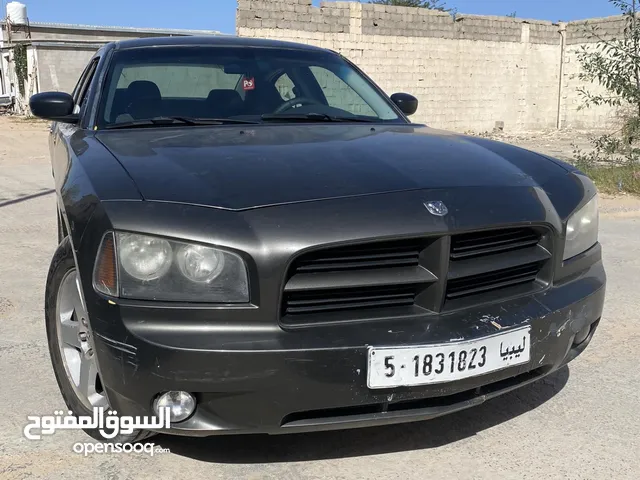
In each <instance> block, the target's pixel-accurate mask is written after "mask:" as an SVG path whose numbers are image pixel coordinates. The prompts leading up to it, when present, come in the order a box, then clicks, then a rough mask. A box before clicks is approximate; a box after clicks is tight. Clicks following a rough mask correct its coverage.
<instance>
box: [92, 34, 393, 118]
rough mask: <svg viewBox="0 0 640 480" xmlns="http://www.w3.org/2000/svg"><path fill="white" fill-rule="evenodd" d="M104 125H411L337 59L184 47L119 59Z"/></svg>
mask: <svg viewBox="0 0 640 480" xmlns="http://www.w3.org/2000/svg"><path fill="white" fill-rule="evenodd" d="M98 116H99V118H98V125H99V127H103V128H120V127H122V128H126V127H127V126H139V125H145V124H147V125H167V124H173V122H177V123H180V124H185V125H193V124H198V122H197V121H194V120H201V121H204V120H207V119H208V120H209V124H211V123H213V122H212V121H213V120H215V121H217V122H219V123H242V121H247V122H268V121H269V122H274V121H275V122H302V121H359V122H366V121H371V122H381V121H383V122H405V120H404V119H402V118H400V117H399V116H398V115H397V113H396V110H394V108H393V107H392V105H391V103H390V102H389V101H388V99H386V98H385V97H384V96H383V95H381V94H380V93H379V91H378V89H376V87H375V86H374V85H373V84H372V83H371V82H370V81H369V80H368V79H367V78H365V77H364V76H363V75H362V74H361V73H359V72H358V71H357V70H356V69H354V68H353V67H352V66H351V65H350V64H349V63H348V62H346V61H345V60H344V59H342V58H341V57H340V56H339V55H337V54H334V53H331V52H325V51H320V50H319V51H312V50H301V49H300V50H296V49H286V48H261V47H243V48H238V47H207V46H197V47H196V46H189V47H185V46H179V47H156V48H132V49H125V50H121V51H116V53H115V54H114V56H113V59H112V61H111V65H110V68H109V73H108V75H107V80H106V83H105V87H104V90H103V93H102V97H101V101H100V108H99V113H98Z"/></svg>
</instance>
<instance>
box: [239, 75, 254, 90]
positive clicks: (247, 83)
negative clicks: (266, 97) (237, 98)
mask: <svg viewBox="0 0 640 480" xmlns="http://www.w3.org/2000/svg"><path fill="white" fill-rule="evenodd" d="M255 88H256V82H255V80H254V79H253V78H246V77H245V78H244V80H243V81H242V89H243V90H244V91H245V92H246V91H247V90H255Z"/></svg>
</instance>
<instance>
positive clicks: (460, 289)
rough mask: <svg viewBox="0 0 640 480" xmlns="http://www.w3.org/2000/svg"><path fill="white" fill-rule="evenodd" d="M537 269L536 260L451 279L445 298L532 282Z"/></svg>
mask: <svg viewBox="0 0 640 480" xmlns="http://www.w3.org/2000/svg"><path fill="white" fill-rule="evenodd" d="M539 271H540V263H538V262H536V263H528V264H527V265H522V266H520V267H513V268H505V269H503V270H496V271H494V272H488V273H482V274H479V275H472V276H470V277H464V278H460V279H457V280H451V281H450V282H449V283H448V284H447V300H450V299H453V298H460V297H465V296H467V295H475V294H478V293H483V292H487V291H489V290H496V289H498V288H507V287H511V286H514V285H520V284H522V283H529V282H533V281H534V280H535V279H536V277H537V276H538V272H539Z"/></svg>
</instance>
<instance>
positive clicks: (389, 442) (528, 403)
mask: <svg viewBox="0 0 640 480" xmlns="http://www.w3.org/2000/svg"><path fill="white" fill-rule="evenodd" d="M568 380H569V368H568V367H566V366H565V367H563V368H561V369H560V370H558V371H556V372H554V373H552V374H550V375H548V376H547V377H545V378H543V379H541V380H538V381H537V382H534V383H532V384H530V385H526V386H524V387H522V388H519V389H518V390H515V391H513V392H510V393H507V394H505V395H503V396H500V397H498V398H494V399H492V400H489V401H487V402H485V403H484V404H482V405H480V406H477V407H474V408H470V409H467V410H463V411H461V412H457V413H453V414H450V415H446V416H444V417H439V418H436V419H433V420H428V421H423V422H415V423H405V424H398V425H389V426H382V427H371V428H362V429H354V430H343V431H330V432H316V433H299V434H289V435H275V436H269V435H235V436H213V437H206V438H188V437H177V436H172V435H160V436H158V437H156V438H155V439H154V443H156V444H157V445H159V446H161V447H163V448H169V449H170V450H171V453H173V454H176V455H182V456H185V457H189V458H193V459H195V460H199V461H204V462H212V463H238V464H251V463H279V462H301V461H312V460H327V459H334V458H347V457H359V456H367V455H378V454H384V453H394V452H402V451H410V450H423V449H429V448H437V447H440V446H443V445H447V444H450V443H454V442H457V441H459V440H462V439H465V438H468V437H471V436H473V435H476V434H477V433H479V432H482V431H483V430H486V429H489V428H491V427H494V426H496V425H499V424H501V423H503V422H507V421H509V420H512V419H514V418H516V417H518V416H520V415H522V414H525V413H527V412H529V411H531V410H534V409H536V408H537V407H539V406H540V405H542V404H543V403H545V402H547V401H548V400H550V399H551V398H553V397H554V396H555V395H556V394H557V393H558V392H560V391H561V390H562V388H564V386H565V385H566V384H567V381H568Z"/></svg>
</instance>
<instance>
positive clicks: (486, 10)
mask: <svg viewBox="0 0 640 480" xmlns="http://www.w3.org/2000/svg"><path fill="white" fill-rule="evenodd" d="M0 1H1V2H2V3H3V11H4V5H5V4H6V3H7V1H8V0H0ZM20 1H21V2H22V3H24V4H26V5H27V14H28V16H29V20H30V21H32V22H54V23H75V24H87V25H108V26H125V27H155V28H178V29H196V30H218V31H221V32H223V33H234V32H235V10H236V5H237V1H236V0H106V1H91V0H20ZM364 2H365V0H363V3H364ZM313 3H314V5H316V6H319V5H320V0H313ZM446 3H447V6H450V7H455V8H457V10H458V12H460V13H471V14H478V15H509V14H510V13H512V12H516V14H517V16H518V17H521V18H535V19H540V20H551V21H559V20H561V21H570V20H580V19H584V18H590V17H605V16H608V15H616V14H618V13H619V12H618V11H617V10H616V9H615V7H613V6H612V5H611V4H610V3H609V1H608V0H446Z"/></svg>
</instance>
